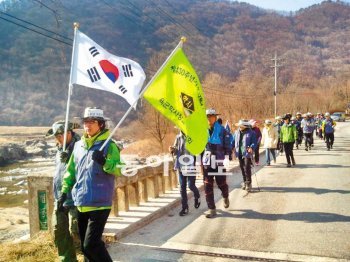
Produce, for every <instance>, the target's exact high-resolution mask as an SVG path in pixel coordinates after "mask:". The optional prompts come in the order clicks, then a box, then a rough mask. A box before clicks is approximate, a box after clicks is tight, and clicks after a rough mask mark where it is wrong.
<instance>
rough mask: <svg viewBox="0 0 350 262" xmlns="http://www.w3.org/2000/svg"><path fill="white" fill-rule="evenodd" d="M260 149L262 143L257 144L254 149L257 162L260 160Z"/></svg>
mask: <svg viewBox="0 0 350 262" xmlns="http://www.w3.org/2000/svg"><path fill="white" fill-rule="evenodd" d="M259 149H260V145H259V144H257V146H256V148H255V149H254V160H255V163H258V162H259Z"/></svg>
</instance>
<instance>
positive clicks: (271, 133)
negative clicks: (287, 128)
mask: <svg viewBox="0 0 350 262" xmlns="http://www.w3.org/2000/svg"><path fill="white" fill-rule="evenodd" d="M277 143H278V132H277V129H276V128H275V127H274V126H273V125H272V122H271V120H269V119H266V120H265V126H264V128H263V131H262V137H261V146H262V147H263V148H265V156H266V165H267V166H270V165H271V158H270V154H271V155H272V157H273V162H274V163H276V152H275V150H276V148H277Z"/></svg>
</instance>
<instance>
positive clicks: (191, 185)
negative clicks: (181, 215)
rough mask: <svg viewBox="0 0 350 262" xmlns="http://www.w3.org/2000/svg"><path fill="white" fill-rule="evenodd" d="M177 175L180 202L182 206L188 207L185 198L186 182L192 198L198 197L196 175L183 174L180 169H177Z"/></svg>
mask: <svg viewBox="0 0 350 262" xmlns="http://www.w3.org/2000/svg"><path fill="white" fill-rule="evenodd" d="M177 173H178V176H179V184H180V193H181V203H182V208H183V209H185V208H188V200H187V182H188V188H189V189H190V190H191V191H192V192H193V195H194V198H197V199H198V198H199V197H200V195H199V191H198V188H197V187H196V177H195V176H184V175H183V174H182V172H181V171H180V170H178V171H177Z"/></svg>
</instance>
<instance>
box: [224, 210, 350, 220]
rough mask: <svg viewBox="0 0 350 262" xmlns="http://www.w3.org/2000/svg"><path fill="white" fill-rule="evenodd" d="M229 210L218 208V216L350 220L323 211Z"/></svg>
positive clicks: (265, 218)
mask: <svg viewBox="0 0 350 262" xmlns="http://www.w3.org/2000/svg"><path fill="white" fill-rule="evenodd" d="M229 211H231V212H227V211H222V210H220V211H219V215H218V216H220V217H232V218H243V219H261V220H271V221H277V220H287V221H303V222H305V223H333V222H346V223H348V222H350V216H344V215H340V214H334V213H325V212H292V213H287V214H267V213H261V212H257V211H254V210H251V209H232V210H229ZM232 212H234V213H232Z"/></svg>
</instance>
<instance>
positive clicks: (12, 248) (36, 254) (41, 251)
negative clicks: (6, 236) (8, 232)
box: [0, 233, 57, 262]
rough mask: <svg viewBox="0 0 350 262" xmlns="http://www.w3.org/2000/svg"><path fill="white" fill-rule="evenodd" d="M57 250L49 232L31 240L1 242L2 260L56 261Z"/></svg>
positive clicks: (0, 259)
mask: <svg viewBox="0 0 350 262" xmlns="http://www.w3.org/2000/svg"><path fill="white" fill-rule="evenodd" d="M56 258H57V251H56V248H55V245H54V243H53V240H52V238H51V236H50V235H49V234H48V233H43V234H40V235H39V236H38V237H36V238H34V239H32V240H31V241H26V242H21V243H16V244H14V243H3V244H0V261H17V262H32V261H38V262H40V261H43V262H44V261H45V262H51V261H52V262H54V261H56Z"/></svg>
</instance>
